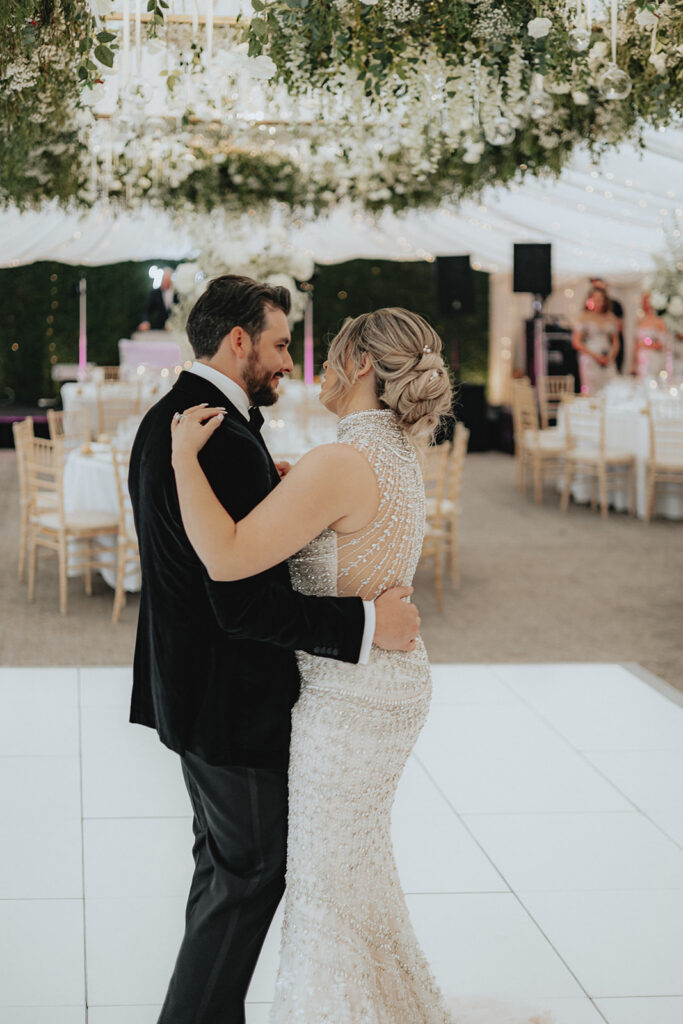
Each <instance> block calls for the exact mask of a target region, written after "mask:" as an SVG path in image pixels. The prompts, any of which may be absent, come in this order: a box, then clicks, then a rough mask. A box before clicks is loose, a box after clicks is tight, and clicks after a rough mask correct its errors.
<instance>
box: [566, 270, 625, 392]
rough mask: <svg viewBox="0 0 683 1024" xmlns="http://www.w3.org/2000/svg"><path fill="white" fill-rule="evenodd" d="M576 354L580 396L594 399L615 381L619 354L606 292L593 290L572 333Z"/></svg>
mask: <svg viewBox="0 0 683 1024" xmlns="http://www.w3.org/2000/svg"><path fill="white" fill-rule="evenodd" d="M572 345H573V346H574V348H575V349H576V351H577V352H578V354H579V376H580V378H581V394H582V395H595V394H597V393H598V392H599V391H601V390H602V389H603V388H604V387H605V385H606V384H607V383H608V382H609V381H610V380H612V379H613V378H614V376H615V374H616V367H615V359H616V355H617V352H618V351H619V321H618V320H617V318H616V317H615V316H614V314H613V313H612V311H611V309H610V303H609V299H608V298H607V292H606V291H605V290H604V289H603V288H594V289H593V291H592V292H591V293H590V295H589V296H588V299H587V301H586V308H585V309H584V311H583V313H581V314H580V315H579V318H578V320H577V322H576V325H575V327H574V331H573V333H572Z"/></svg>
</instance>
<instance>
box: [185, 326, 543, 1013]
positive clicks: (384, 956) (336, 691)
mask: <svg viewBox="0 0 683 1024" xmlns="http://www.w3.org/2000/svg"><path fill="white" fill-rule="evenodd" d="M325 369H326V374H325V378H324V380H323V383H322V388H321V392H320V399H321V401H322V403H323V404H324V405H325V406H326V407H327V408H328V409H330V410H331V411H332V412H334V413H336V414H337V415H338V416H339V418H340V419H339V425H338V431H337V443H336V444H328V445H322V446H320V447H318V448H315V449H313V451H311V452H309V453H308V454H307V455H305V456H304V457H303V458H302V459H301V460H300V461H299V462H298V463H297V464H296V465H295V466H294V467H293V469H291V471H290V472H289V473H287V474H286V476H285V477H284V479H283V481H282V483H281V484H280V485H279V486H278V487H276V488H275V490H274V491H273V492H272V493H271V494H269V495H268V497H267V498H266V499H265V500H264V501H263V502H262V503H261V504H260V505H258V506H257V507H256V508H255V509H254V510H253V511H252V512H251V513H250V514H249V515H248V516H246V518H244V519H242V520H240V521H239V522H235V521H234V520H233V519H231V517H230V516H229V515H228V513H227V512H226V511H225V509H224V508H223V506H222V505H221V504H220V502H219V501H218V499H217V498H216V496H215V495H214V493H213V491H212V489H211V487H210V485H209V483H208V481H207V479H206V477H205V476H204V473H203V471H202V469H201V466H200V464H199V461H198V459H197V454H198V452H199V450H200V449H201V448H202V447H203V445H204V444H205V443H206V441H207V440H208V438H209V437H210V436H211V434H212V433H213V432H214V431H215V430H217V429H219V428H220V424H221V421H222V413H221V411H220V410H219V409H210V408H194V409H189V410H187V411H186V412H185V413H184V414H183V415H182V416H181V417H179V418H178V419H176V420H174V422H173V424H172V428H171V429H172V437H173V467H174V470H175V474H176V481H177V486H178V496H179V500H180V508H181V512H182V518H183V524H184V526H185V529H186V532H187V534H188V537H189V538H190V541H191V543H192V545H193V546H194V548H195V550H196V551H197V553H198V555H199V557H200V558H201V559H202V561H203V562H204V564H205V565H206V568H207V570H208V572H209V574H210V575H211V577H212V578H213V579H216V580H236V579H241V578H243V577H247V576H252V575H255V574H256V573H259V572H262V571H264V570H265V569H267V568H269V567H270V566H273V565H276V564H278V563H279V562H282V561H283V560H285V559H289V566H290V573H291V576H292V581H293V584H294V586H295V588H296V589H297V590H299V591H302V592H304V593H307V594H315V595H333V594H337V595H339V596H350V595H358V596H360V597H362V598H364V599H365V600H369V601H371V600H373V599H374V598H375V597H377V596H378V595H379V594H380V593H382V591H384V590H386V589H387V588H389V587H394V586H408V585H410V584H411V583H412V579H413V575H414V572H415V569H416V566H417V563H418V559H419V557H420V551H421V547H422V538H423V532H424V524H425V501H424V488H423V483H422V475H421V470H420V455H419V451H420V447H421V446H422V445H424V444H426V443H428V442H429V441H430V439H431V438H432V436H433V433H434V431H435V429H436V428H437V426H438V424H439V421H440V419H441V417H442V416H444V415H447V414H448V413H449V412H450V408H451V384H450V380H449V377H448V373H447V371H446V368H445V366H444V363H443V360H442V358H441V340H440V339H439V337H438V335H437V334H436V333H435V332H434V331H433V330H432V328H431V327H430V326H429V325H428V324H427V323H426V322H425V321H424V320H423V319H422V318H421V317H420V316H418V315H416V314H414V313H411V312H408V311H407V310H404V309H382V310H378V311H376V312H373V313H367V314H364V315H363V316H359V317H357V318H355V319H353V320H348V321H347V322H346V323H345V324H344V326H343V327H342V329H341V331H340V332H339V334H338V335H337V336H336V338H335V339H334V340H333V342H332V345H331V347H330V351H329V356H328V360H327V362H326V363H325ZM297 657H298V660H299V668H300V674H301V682H302V690H301V696H300V698H299V701H298V703H297V704H296V706H295V708H294V711H293V714H292V739H291V751H290V769H289V839H288V856H287V891H286V901H285V921H284V928H283V933H282V946H281V952H280V967H279V973H278V978H277V985H276V991H275V997H274V1002H273V1006H272V1015H271V1020H272V1021H273V1024H322V1022H328V1024H451V1022H453V1024H454V1022H455V1020H456V1019H457V1021H458V1024H460V1022H461V1021H464V1020H465V1016H462V1015H461V1014H460V1013H458V1014H457V1017H454V1016H452V1015H451V1013H450V1011H449V1009H448V1008H447V1006H446V1004H445V1002H444V999H443V997H442V995H441V993H440V991H439V989H438V987H437V985H436V982H435V981H434V978H433V977H432V974H431V971H430V969H429V966H428V964H427V961H426V959H425V957H424V955H423V953H422V951H421V949H420V947H419V945H418V943H417V940H416V938H415V935H414V933H413V930H412V927H411V924H410V920H409V916H408V910H407V906H406V903H405V899H404V897H403V894H402V891H401V886H400V881H399V877H398V873H397V870H396V865H395V863H394V857H393V851H392V844H391V835H390V818H391V807H392V804H393V800H394V796H395V793H396V788H397V785H398V782H399V779H400V777H401V773H402V771H403V768H404V767H405V764H406V761H407V760H408V757H409V756H410V753H411V751H412V749H413V746H414V744H415V742H416V740H417V737H418V735H419V733H420V730H421V729H422V726H423V724H424V721H425V719H426V717H427V712H428V709H429V701H430V692H431V680H430V672H429V663H428V659H427V654H426V651H425V647H424V644H423V643H422V640H421V639H420V638H418V639H417V640H416V642H415V644H414V648H413V650H412V651H411V652H409V653H403V652H387V651H383V650H380V649H379V648H377V647H374V648H373V651H372V655H371V658H370V662H369V664H368V665H364V666H358V665H347V664H345V663H342V662H337V661H333V660H331V659H326V658H324V657H316V656H313V655H310V654H306V653H301V654H299V655H298V656H297ZM463 1013H465V1014H466V1019H467V1021H468V1022H469V1021H472V1022H474V1021H475V1020H476V1021H477V1022H479V1021H482V1022H484V1021H491V1022H493V1021H496V1022H498V1024H502V1022H503V1021H505V1022H507V1021H510V1022H512V1021H515V1022H519V1024H521V1022H522V1021H529V1022H530V1021H539V1022H540V1021H541V1020H543V1021H545V1020H547V1018H545V1017H540V1016H539V1017H534V1016H529V1015H528V1014H525V1015H523V1016H522V1015H516V1016H510V1015H508V1013H507V1011H505V1010H504V1009H503V1008H501V1009H500V1012H498V1011H497V1010H496V1009H495V1008H492V1007H491V1006H490V1005H488V1006H487V1007H484V1006H483V1004H482V1005H480V1006H479V1008H478V1009H477V1008H474V1007H470V1008H468V1010H467V1011H464V1010H463Z"/></svg>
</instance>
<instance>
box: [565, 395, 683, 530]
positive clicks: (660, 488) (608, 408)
mask: <svg viewBox="0 0 683 1024" xmlns="http://www.w3.org/2000/svg"><path fill="white" fill-rule="evenodd" d="M603 396H604V398H605V417H606V419H605V441H606V445H607V447H608V448H612V449H615V450H618V451H620V452H628V453H631V454H633V455H635V458H636V515H637V516H638V518H639V519H643V518H644V517H645V511H646V501H647V460H648V458H649V456H650V423H649V420H648V418H647V416H646V415H645V410H646V407H647V401H646V391H645V389H643V387H642V386H641V385H640V384H638V385H634V384H631V382H630V381H617V382H615V384H613V385H610V387H609V388H606V389H605V391H604V392H603ZM650 397H651V399H652V400H653V401H655V402H675V401H681V398H680V397H671V396H669V395H667V394H666V393H663V392H660V391H658V392H656V393H655V392H653V393H652V394H651V396H650ZM557 425H558V428H559V429H560V430H562V429H563V427H564V416H563V411H562V409H561V408H560V410H559V413H558V419H557ZM591 487H592V484H591V481H590V480H589V479H587V478H581V477H577V478H576V480H575V482H574V484H573V486H572V497H573V499H574V501H577V502H588V501H590V498H591ZM609 503H610V505H611V506H612V507H613V508H616V509H617V510H618V511H620V512H623V511H625V510H626V509H627V508H628V505H629V496H628V490H627V489H626V488H623V489H619V490H610V492H609ZM655 515H658V516H663V517H664V518H665V519H683V486H681V485H676V484H671V485H669V486H667V485H665V484H658V485H657V488H656V491H655Z"/></svg>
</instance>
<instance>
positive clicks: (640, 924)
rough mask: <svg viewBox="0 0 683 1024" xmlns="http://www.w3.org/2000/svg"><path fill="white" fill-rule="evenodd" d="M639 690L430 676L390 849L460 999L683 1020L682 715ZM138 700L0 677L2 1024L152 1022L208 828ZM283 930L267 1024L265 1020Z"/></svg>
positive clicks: (126, 673)
mask: <svg viewBox="0 0 683 1024" xmlns="http://www.w3.org/2000/svg"><path fill="white" fill-rule="evenodd" d="M632 668H633V669H634V671H631V667H629V666H623V665H611V664H606V665H600V664H586V665H580V664H573V665H566V664H563V665H546V666H543V665H537V664H535V665H530V666H524V665H435V666H434V697H433V708H432V713H431V714H430V718H429V720H428V722H427V724H426V726H425V729H424V731H423V733H422V736H421V737H420V740H419V742H418V746H417V749H416V753H415V754H414V755H413V757H412V758H411V760H410V761H409V764H408V766H407V769H406V772H405V774H404V777H403V779H402V781H401V784H400V787H399V792H398V794H397V799H396V804H395V808H394V821H393V835H394V845H395V849H396V858H397V863H398V867H399V873H400V875H401V879H402V881H403V885H404V891H405V892H406V895H407V900H408V905H409V908H410V912H411V917H412V919H413V922H414V925H415V928H416V931H417V933H418V936H419V938H420V941H421V943H422V944H423V947H424V949H425V952H426V954H427V956H428V958H429V960H430V962H431V964H432V967H433V969H434V971H435V974H436V976H437V979H438V981H439V982H440V984H441V986H442V987H443V988H444V990H445V991H446V993H447V994H448V995H449V996H459V997H461V998H476V997H478V996H479V997H481V996H495V997H498V998H509V999H513V1000H521V1001H524V1002H531V1003H532V1005H538V1006H539V1008H541V1009H543V1008H547V1009H548V1010H550V1011H551V1012H552V1013H553V1014H554V1015H555V1018H556V1021H557V1024H600V1022H603V1024H605V1022H607V1024H643V1022H645V1021H647V1024H679V1021H681V1020H683V975H682V974H681V971H680V955H679V954H678V952H677V951H680V949H681V948H683V811H681V807H683V770H682V769H683V707H681V706H680V704H679V702H678V701H676V700H669V699H668V695H667V693H666V687H665V686H664V687H663V688H662V687H660V686H659V685H657V686H651V685H649V681H648V678H647V676H648V674H647V673H642V672H641V671H640V670H639V669H638V667H637V666H632ZM643 676H645V678H643ZM130 681H131V671H130V668H128V667H122V668H102V669H98V668H90V667H88V668H82V669H78V668H72V669H68V668H58V669H43V668H41V669H30V668H20V669H11V668H4V669H0V723H2V724H1V725H0V813H2V820H3V822H4V825H5V828H4V829H3V833H2V835H1V836H0V1020H2V1022H3V1024H154V1022H155V1020H156V1016H157V1014H158V1011H159V1008H160V1005H161V1002H162V1000H163V996H164V991H165V985H166V982H167V980H168V977H169V976H170V972H171V969H172V965H173V961H174V959H175V953H176V951H177V946H178V943H179V941H180V936H181V934H182V927H183V918H184V905H185V898H186V893H187V889H188V887H189V881H190V878H191V874H192V858H191V847H192V834H191V814H190V809H189V805H188V801H187V795H186V792H185V789H184V786H183V783H182V777H181V773H180V769H179V765H178V759H177V757H176V755H174V754H172V753H171V752H170V751H168V750H166V748H164V747H163V746H162V745H161V744H160V743H159V741H158V739H157V737H156V735H155V734H154V733H153V732H152V731H151V730H148V729H142V728H139V727H137V726H131V725H129V723H128V720H127V719H128V696H129V689H130ZM34 704H38V706H39V707H40V708H41V711H40V713H39V714H38V715H37V718H36V721H37V727H36V729H34V730H32V729H31V719H32V714H31V710H32V707H33V706H34ZM610 722H611V723H612V726H611V731H610ZM598 741H599V742H598ZM596 743H597V745H595V744H596ZM591 744H593V745H591ZM281 916H282V913H281V909H280V911H279V912H278V915H277V916H276V919H275V921H274V923H273V927H272V928H271V931H270V932H269V935H268V937H267V940H266V944H265V946H264V950H263V954H262V957H261V960H260V962H259V965H258V967H257V970H256V972H255V975H254V978H253V980H252V985H251V989H250V992H249V1007H248V1015H247V1024H265V1022H266V1021H267V1019H268V1009H269V1004H270V1000H271V998H272V990H273V982H274V977H275V971H276V966H277V955H278V947H279V928H280V924H281ZM17 936H18V937H19V938H18V940H17ZM492 986H493V987H494V988H495V991H492Z"/></svg>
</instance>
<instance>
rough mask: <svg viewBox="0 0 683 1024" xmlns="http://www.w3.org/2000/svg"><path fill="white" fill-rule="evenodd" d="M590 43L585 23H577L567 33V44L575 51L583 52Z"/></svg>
mask: <svg viewBox="0 0 683 1024" xmlns="http://www.w3.org/2000/svg"><path fill="white" fill-rule="evenodd" d="M590 44H591V33H590V30H589V29H587V28H586V27H585V25H577V27H576V28H573V29H572V30H571V32H570V33H569V45H570V46H571V48H572V50H574V51H575V53H583V52H584V50H587V49H588V47H589V46H590Z"/></svg>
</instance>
